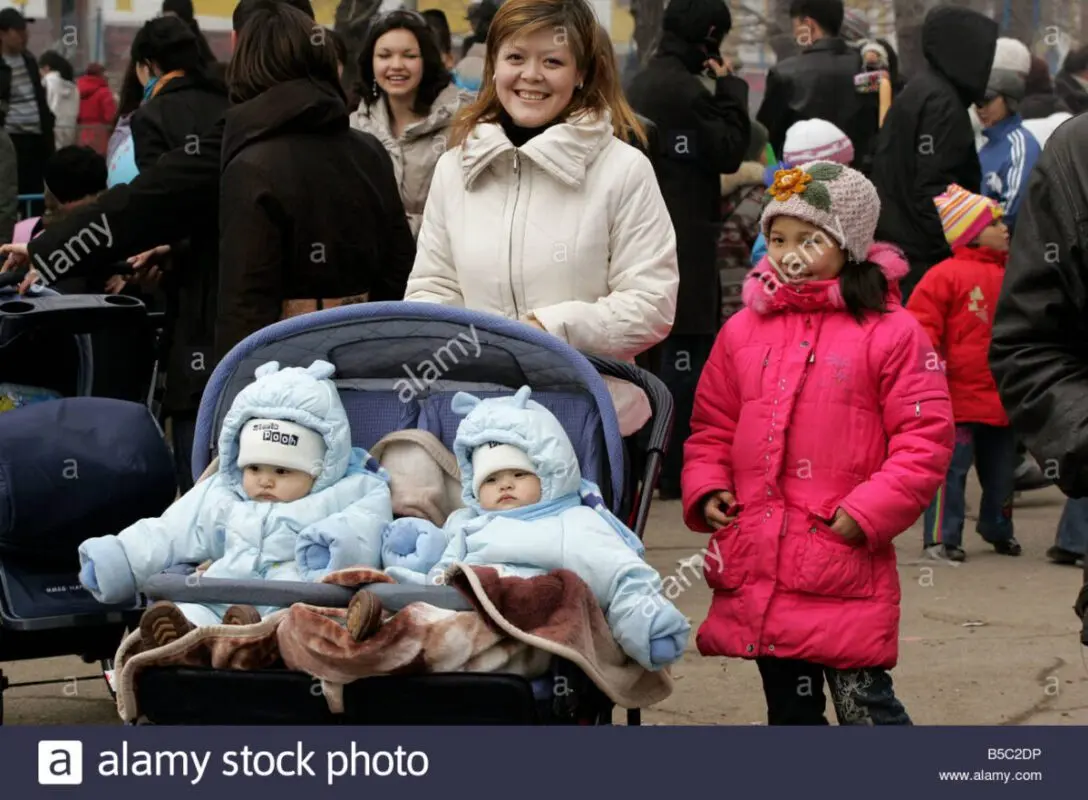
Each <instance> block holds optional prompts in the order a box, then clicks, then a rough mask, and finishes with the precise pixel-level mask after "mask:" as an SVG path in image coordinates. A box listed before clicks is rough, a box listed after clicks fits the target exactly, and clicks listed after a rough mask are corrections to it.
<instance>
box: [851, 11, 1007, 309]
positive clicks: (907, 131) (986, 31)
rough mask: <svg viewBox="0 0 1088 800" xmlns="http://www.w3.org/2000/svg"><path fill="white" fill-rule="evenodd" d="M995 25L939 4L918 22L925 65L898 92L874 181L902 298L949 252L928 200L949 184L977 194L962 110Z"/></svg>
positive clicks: (989, 58) (880, 141)
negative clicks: (902, 262) (900, 264)
mask: <svg viewBox="0 0 1088 800" xmlns="http://www.w3.org/2000/svg"><path fill="white" fill-rule="evenodd" d="M997 33H998V28H997V23H996V22H994V21H993V20H992V19H989V18H988V17H985V16H983V15H982V14H980V13H978V12H977V11H972V10H970V9H967V8H955V7H952V6H937V7H936V8H934V9H933V10H932V11H930V12H929V13H928V14H926V18H925V22H924V23H923V25H922V53H923V54H924V55H925V58H926V66H925V68H924V69H923V70H922V71H921V72H919V73H918V74H917V75H915V76H914V77H913V78H911V80H910V81H909V82H908V83H907V85H906V87H904V89H903V92H902V93H901V94H900V95H899V96H898V97H896V98H895V101H894V102H893V103H892V105H891V109H890V110H889V111H888V115H887V117H885V119H884V125H883V127H882V128H881V129H880V134H879V136H878V137H877V145H876V154H875V156H874V158H873V171H872V175H871V176H870V177H871V178H872V181H873V183H874V184H875V185H876V190H877V194H878V195H879V196H880V220H879V222H878V224H877V229H876V235H877V238H878V239H881V240H883V241H887V242H891V243H892V244H895V245H898V246H899V247H901V248H902V249H903V252H904V253H905V254H906V256H907V261H908V262H909V263H910V273H909V274H908V275H907V276H906V277H905V278H904V279H903V280H902V281H901V282H900V288H901V289H902V291H903V301H904V302H906V299H907V295H908V294H909V293H910V291H911V290H912V289H913V288H914V286H915V285H917V283H918V281H919V280H920V279H921V277H922V275H924V274H925V272H926V270H928V269H929V268H930V267H932V266H933V265H934V264H936V263H937V262H938V261H943V260H944V259H946V258H949V257H950V256H951V255H952V251H951V250H950V249H949V247H948V242H947V240H946V239H945V237H944V228H943V227H941V218H940V216H939V215H938V214H937V207H936V206H935V205H934V204H933V199H934V198H935V197H936V196H937V195H939V194H941V193H942V192H944V191H945V190H946V189H947V188H948V185H949V184H950V183H957V184H959V185H960V186H962V187H963V188H964V189H966V190H967V191H969V192H974V193H975V194H979V193H980V191H979V190H980V185H981V183H982V168H981V167H980V166H979V162H978V151H977V150H976V149H975V133H974V129H973V128H972V127H971V117H970V115H969V114H968V113H967V108H968V106H970V105H971V104H972V103H976V102H980V101H981V100H982V99H983V97H984V96H985V94H986V84H987V82H988V80H989V78H990V67H991V65H992V63H993V60H994V51H995V50H996V48H997Z"/></svg>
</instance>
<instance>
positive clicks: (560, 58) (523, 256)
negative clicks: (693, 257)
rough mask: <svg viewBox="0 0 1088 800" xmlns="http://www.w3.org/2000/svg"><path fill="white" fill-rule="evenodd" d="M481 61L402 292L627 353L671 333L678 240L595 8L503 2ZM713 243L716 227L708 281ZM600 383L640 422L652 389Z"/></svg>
mask: <svg viewBox="0 0 1088 800" xmlns="http://www.w3.org/2000/svg"><path fill="white" fill-rule="evenodd" d="M556 30H563V31H564V32H565V34H566V35H565V37H563V38H562V39H560V37H557V36H556V35H555V31H556ZM487 64H488V68H487V70H485V74H484V85H483V88H482V89H481V91H480V96H479V98H478V99H477V100H476V102H474V103H473V104H472V105H470V106H468V107H467V108H466V109H465V110H464V111H462V113H461V115H460V116H459V117H458V119H457V120H456V121H455V123H454V125H453V127H452V128H451V144H452V145H453V147H452V149H450V150H449V151H448V152H446V153H445V154H444V155H443V156H442V157H441V158H440V159H439V160H438V165H437V166H436V167H435V172H434V181H433V183H432V184H431V192H430V195H429V196H428V198H427V207H426V208H425V209H424V212H423V225H422V227H421V228H420V231H419V240H418V245H419V249H418V253H417V255H416V262H415V264H414V266H413V267H412V274H411V276H410V277H409V279H408V288H407V291H406V293H405V296H404V299H405V300H409V301H416V302H429V303H441V304H443V305H449V306H458V307H462V308H470V309H474V310H477V311H484V312H488V313H492V314H497V315H499V316H504V317H507V318H510V319H517V320H521V321H523V322H525V323H527V324H528V325H531V326H533V327H535V328H537V329H539V330H542V331H545V332H546V333H550V334H552V335H554V336H556V337H558V338H559V339H561V340H563V341H565V342H567V344H569V345H571V346H572V347H574V348H576V349H578V350H581V351H583V352H588V353H594V354H597V355H602V356H608V357H611V358H614V359H617V360H622V361H628V362H631V361H634V359H635V357H636V356H638V355H640V354H641V353H643V352H644V351H646V350H648V349H649V348H651V347H652V346H653V345H655V344H657V343H658V342H660V341H661V340H662V339H664V338H665V336H666V335H667V334H668V332H669V329H670V328H671V327H672V323H673V314H674V311H675V307H676V289H677V284H678V282H679V278H678V275H677V266H676V236H675V234H674V233H673V226H672V223H670V221H669V215H668V209H667V207H666V205H665V201H664V200H663V199H662V197H661V190H660V189H659V188H658V184H657V180H656V177H655V175H654V168H653V165H652V164H651V162H650V161H649V159H647V157H646V156H645V155H644V154H643V153H642V152H639V150H638V149H637V148H636V147H632V146H631V145H629V144H627V140H628V139H629V138H631V137H635V138H638V139H639V141H640V142H641V143H642V144H643V146H645V144H646V135H645V132H644V131H643V130H642V127H641V125H640V124H639V123H638V120H637V119H636V116H635V114H634V112H633V111H632V110H631V107H630V106H629V105H628V104H627V101H626V100H625V99H624V97H623V91H622V89H621V88H620V85H619V76H618V75H617V68H616V62H615V58H614V57H613V56H612V54H611V48H610V47H607V46H606V45H605V44H604V42H603V41H602V32H601V28H600V25H599V23H598V22H597V18H596V15H595V14H594V11H593V8H592V7H591V6H590V5H589V3H588V2H586V0H507V2H506V3H504V4H503V6H502V7H501V8H500V9H499V11H498V13H497V14H496V15H495V20H494V22H493V23H492V27H491V30H490V33H489V35H488V40H487ZM685 77H690V76H685ZM746 144H747V141H745V145H746ZM741 154H743V148H742V150H741ZM734 168H735V167H734ZM713 179H714V189H715V192H714V195H715V197H714V199H715V201H717V202H720V197H719V194H718V191H719V188H718V178H717V175H716V174H714V175H713ZM715 241H716V232H715V234H714V235H712V236H711V238H710V242H709V244H710V258H711V261H710V269H711V272H710V278H709V280H712V281H713V282H714V283H713V286H711V287H710V288H711V289H713V287H714V286H716V285H717V275H716V273H715V272H714V261H713V256H714V243H715ZM716 299H717V293H716V292H715V293H714V300H715V302H716ZM716 316H717V310H716V309H714V318H715V319H716ZM605 383H606V385H608V387H609V389H610V391H611V393H612V399H613V401H614V402H615V404H616V411H617V417H618V421H619V427H620V434H621V435H622V436H629V435H632V434H634V433H636V432H638V431H639V430H641V429H642V428H643V426H644V425H645V424H646V422H647V421H648V420H649V418H650V414H651V409H650V404H649V400H648V398H647V397H646V395H645V393H644V392H643V391H642V390H641V389H639V388H638V387H636V386H634V385H632V384H630V383H627V382H623V381H618V380H613V379H611V378H606V379H605Z"/></svg>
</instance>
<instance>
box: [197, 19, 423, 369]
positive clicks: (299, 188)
mask: <svg viewBox="0 0 1088 800" xmlns="http://www.w3.org/2000/svg"><path fill="white" fill-rule="evenodd" d="M227 83H228V85H229V88H230V98H231V102H232V104H233V105H232V107H231V109H230V110H229V111H228V112H227V115H226V127H225V129H224V133H223V155H222V164H223V174H222V176H221V178H220V183H219V186H220V189H219V192H220V202H219V213H220V217H219V236H220V244H219V264H220V271H219V292H218V298H217V316H216V326H215V352H216V356H217V360H218V358H219V357H222V355H224V354H225V353H227V352H228V351H229V350H230V349H231V348H232V347H233V346H234V345H236V344H237V343H238V342H239V341H240V340H242V339H243V338H245V337H246V336H248V335H249V334H251V333H253V332H254V331H257V330H260V329H261V328H264V327H266V326H268V325H271V324H272V323H274V322H276V321H278V320H280V319H282V318H284V317H287V316H293V315H295V314H297V313H304V312H307V311H315V310H317V309H320V308H327V307H331V306H336V305H342V304H345V303H350V302H359V301H360V300H363V299H370V300H400V299H402V298H403V297H404V288H405V285H406V283H407V280H408V274H409V273H410V272H411V269H412V263H413V261H414V260H415V241H414V239H413V237H412V233H411V231H410V230H409V228H408V222H407V219H406V218H405V216H404V207H403V205H402V204H401V200H400V194H399V192H398V190H397V184H396V179H395V178H394V175H393V162H392V161H391V160H390V158H389V155H388V154H387V153H386V151H385V149H384V148H383V147H382V145H381V143H380V142H379V141H378V140H377V139H376V138H374V137H373V136H371V135H369V134H366V133H363V132H361V131H355V130H352V129H351V128H350V127H349V124H348V108H347V105H346V103H345V98H344V92H343V89H342V88H341V86H340V81H339V76H338V72H337V62H336V56H335V53H334V50H333V48H332V47H328V46H327V45H326V44H325V43H324V42H323V41H318V42H315V41H314V40H313V20H311V19H309V18H307V17H306V16H305V15H304V14H302V12H300V11H298V10H297V9H295V8H292V7H291V6H288V5H287V4H285V3H279V4H275V5H269V7H267V8H262V9H261V10H260V11H257V12H256V13H254V15H253V18H252V19H251V20H250V21H249V22H247V23H246V26H245V28H244V29H243V30H242V32H241V35H240V36H239V38H238V45H237V49H236V50H235V53H234V57H233V58H232V59H231V62H230V66H229V68H228V71H227Z"/></svg>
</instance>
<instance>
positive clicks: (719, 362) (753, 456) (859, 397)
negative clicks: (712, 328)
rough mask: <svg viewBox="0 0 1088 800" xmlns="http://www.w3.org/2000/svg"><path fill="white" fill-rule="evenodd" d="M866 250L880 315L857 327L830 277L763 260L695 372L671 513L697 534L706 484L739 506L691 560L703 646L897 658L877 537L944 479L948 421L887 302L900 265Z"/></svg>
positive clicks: (904, 520) (875, 660)
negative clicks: (882, 301) (877, 277)
mask: <svg viewBox="0 0 1088 800" xmlns="http://www.w3.org/2000/svg"><path fill="white" fill-rule="evenodd" d="M869 258H870V260H871V261H874V262H876V263H879V264H880V265H881V269H882V270H883V271H884V274H885V275H886V276H888V278H889V282H890V285H891V287H892V290H891V292H890V294H889V298H888V309H889V310H888V313H886V314H883V315H877V314H869V315H867V317H866V319H865V322H864V323H860V324H859V323H858V322H857V320H856V319H855V318H854V317H853V316H852V315H850V314H849V313H848V312H846V311H845V309H844V304H843V301H842V296H841V293H840V291H839V287H838V282H837V281H823V282H819V283H812V284H808V285H806V286H805V288H804V289H802V290H797V289H793V288H779V289H778V290H777V291H774V288H775V287H774V285H773V284H768V283H766V277H767V275H769V274H772V273H769V267H768V266H767V262H766V260H764V262H762V263H761V264H760V265H759V266H758V267H756V269H755V270H753V272H752V273H751V274H750V275H749V278H748V279H747V280H746V282H745V287H744V292H743V296H744V301H745V306H746V308H744V309H742V310H741V311H740V312H738V313H737V314H736V315H735V316H733V317H732V318H731V319H730V320H729V322H728V323H727V324H726V326H725V327H724V328H723V329H722V331H721V333H720V334H719V335H718V339H717V341H716V342H715V344H714V348H713V350H712V352H711V355H710V359H709V361H708V362H707V364H706V367H705V368H704V369H703V373H702V377H701V378H700V381H699V386H698V389H697V390H696V394H695V408H694V412H693V414H692V418H691V430H692V433H691V438H689V439H688V440H687V443H686V444H685V446H684V470H683V478H682V487H683V500H684V520H685V522H686V523H687V525H688V527H689V528H691V529H692V530H694V531H700V532H704V533H709V532H711V528H710V527H709V526H708V524H707V522H706V519H705V518H704V516H703V503H704V501H705V499H706V496H707V495H708V494H709V493H711V492H713V491H716V490H722V489H725V490H729V491H731V492H732V493H733V495H734V496H735V497H736V499H737V502H738V504H740V506H741V510H740V512H739V514H738V515H737V518H736V519H735V520H734V521H733V522H731V523H730V524H728V525H727V526H726V527H724V528H721V529H720V530H718V531H715V532H713V535H712V536H711V539H710V546H709V547H708V548H707V556H706V558H705V559H704V564H705V567H704V573H705V576H706V580H707V583H708V584H709V585H710V588H711V589H713V591H714V595H713V600H712V603H711V606H710V612H709V614H708V616H707V619H706V621H705V622H704V623H703V624H702V626H701V627H700V629H699V632H698V636H697V638H696V643H697V645H698V648H699V652H701V653H702V654H703V655H723V656H735V657H742V658H756V657H777V658H797V659H804V660H806V661H811V662H813V663H817V664H822V665H824V666H826V667H833V668H836V669H850V668H860V667H883V668H886V669H890V668H892V667H894V666H895V664H896V661H897V659H898V654H899V641H898V639H899V599H900V590H899V576H898V573H897V570H896V559H895V548H894V546H893V545H892V539H893V538H894V537H895V536H897V535H898V534H900V533H902V532H903V530H905V529H906V528H908V527H909V526H910V525H911V524H913V523H914V522H915V520H917V519H918V517H919V516H920V515H921V513H922V511H923V510H924V509H925V507H926V506H927V505H928V504H929V502H930V500H931V499H932V498H933V495H934V494H935V493H936V491H937V488H938V487H939V486H940V485H941V483H942V482H943V480H944V477H945V471H946V470H947V468H948V465H949V462H950V461H951V459H952V448H953V440H954V435H955V425H954V422H953V416H952V405H951V401H950V399H949V392H948V384H947V382H946V380H945V376H944V373H943V371H942V367H941V361H940V358H939V357H938V356H937V354H936V353H935V352H934V349H933V346H932V344H931V343H930V341H929V337H928V336H926V334H925V332H924V331H923V330H922V328H921V326H920V325H919V324H918V322H917V321H916V320H915V319H914V317H913V316H912V315H911V314H910V313H909V312H907V311H906V310H905V309H904V308H903V307H902V305H901V304H900V303H899V297H900V295H899V291H898V278H899V277H901V276H902V275H903V274H905V273H906V269H907V265H906V263H905V262H904V261H903V260H902V258H901V257H900V255H899V254H898V251H896V250H894V249H893V248H891V247H890V246H888V245H881V244H877V245H875V246H874V248H873V250H872V251H870V254H869ZM761 276H762V279H761ZM840 507H841V508H842V509H843V510H844V511H846V513H848V514H849V515H850V516H851V517H853V518H854V519H855V520H856V521H857V523H858V524H859V526H860V527H861V529H862V531H863V532H864V537H863V538H860V537H859V538H858V539H857V540H855V542H854V543H853V544H852V543H848V542H847V540H845V539H843V538H842V537H840V536H839V535H838V534H836V533H834V532H833V531H832V530H831V529H830V527H829V521H830V520H831V519H832V518H833V517H834V516H835V512H836V510H837V509H838V508H840Z"/></svg>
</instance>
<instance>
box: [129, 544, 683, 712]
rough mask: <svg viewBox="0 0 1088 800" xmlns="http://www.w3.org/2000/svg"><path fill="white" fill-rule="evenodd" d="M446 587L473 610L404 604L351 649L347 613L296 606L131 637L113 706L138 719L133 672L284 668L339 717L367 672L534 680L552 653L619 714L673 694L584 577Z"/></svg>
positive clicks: (335, 579)
mask: <svg viewBox="0 0 1088 800" xmlns="http://www.w3.org/2000/svg"><path fill="white" fill-rule="evenodd" d="M325 581H326V582H329V583H338V584H341V585H344V586H359V585H363V584H367V583H379V582H384V583H389V582H392V579H391V578H389V576H387V575H385V574H384V573H381V572H375V571H374V570H369V569H361V568H360V569H348V570H341V571H340V572H335V573H332V574H330V575H328V576H327V577H326V578H325ZM448 581H449V583H451V584H452V585H453V586H456V587H457V588H458V589H460V590H461V591H462V592H463V593H464V594H465V596H466V597H468V598H469V599H470V600H471V601H472V603H473V604H474V605H475V607H476V609H477V610H476V611H448V610H445V609H440V608H436V607H435V606H432V605H429V604H427V603H412V604H410V605H408V606H405V607H404V608H403V609H401V610H400V611H398V612H397V613H395V614H392V615H388V616H387V618H386V619H385V620H384V622H383V624H382V626H381V628H380V629H379V630H378V631H377V633H375V634H374V635H373V636H372V637H370V638H368V639H366V640H364V641H362V642H355V641H354V640H353V639H352V638H351V636H350V635H349V634H348V632H347V629H346V627H345V620H346V613H347V612H346V611H345V610H344V609H333V608H321V607H317V606H311V605H307V604H305V603H295V604H294V605H293V606H291V607H290V608H287V609H283V610H281V611H277V612H275V613H274V614H272V615H270V616H268V617H266V618H265V619H263V620H261V622H259V623H257V624H255V625H244V626H238V625H213V626H207V627H202V628H198V629H196V630H194V631H192V632H191V633H189V634H187V635H186V636H184V637H182V638H181V639H179V640H177V641H176V642H174V643H172V644H170V645H166V646H165V647H158V648H155V649H152V650H147V651H143V652H141V640H140V634H139V632H138V631H137V632H135V633H133V634H130V635H129V636H128V637H127V638H126V639H125V640H124V642H122V644H121V647H120V649H119V650H118V652H117V657H116V661H115V663H116V670H117V672H116V675H117V708H118V712H119V713H120V715H121V718H122V719H123V720H125V721H126V722H132V721H135V720H136V719H138V718H139V716H140V711H139V707H138V704H137V700H136V694H135V685H136V676H137V675H138V674H139V672H140V671H141V670H143V669H146V668H148V667H164V666H203V667H212V668H215V669H243V670H246V669H267V668H269V667H273V666H281V667H286V668H287V669H292V670H299V671H302V672H306V673H309V674H310V675H312V676H313V677H314V678H315V680H318V681H320V682H321V686H322V690H323V692H324V695H325V698H326V700H327V701H328V703H329V708H330V710H332V711H333V712H334V713H342V712H343V702H342V701H343V694H342V689H343V686H344V684H347V683H350V682H352V681H354V680H358V679H359V678H366V677H371V676H374V675H394V674H408V673H416V674H418V673H434V672H496V673H507V674H517V675H522V676H524V677H527V678H534V677H538V676H540V675H542V674H544V673H545V672H546V671H547V668H548V665H549V662H550V661H551V658H552V657H553V656H558V657H560V658H564V659H567V660H568V661H571V662H572V663H574V664H575V665H576V666H578V667H579V668H581V669H582V670H583V671H584V672H585V673H586V675H587V676H588V677H589V678H590V680H592V681H593V682H594V683H595V684H596V685H597V686H598V687H599V688H600V689H601V691H602V692H604V693H605V694H606V695H607V696H608V697H609V698H610V699H611V700H612V701H613V702H614V703H616V705H618V706H620V707H623V708H646V707H649V706H651V705H654V704H655V703H659V702H661V701H662V700H664V699H665V698H666V697H668V696H669V695H670V694H671V693H672V688H673V683H672V677H671V675H670V673H669V672H668V671H667V670H664V671H660V672H649V671H647V670H645V669H643V668H642V667H641V666H639V665H638V664H637V663H635V662H634V661H632V660H631V659H629V658H628V657H627V655H626V654H625V653H624V652H623V651H622V650H621V649H620V647H619V645H618V644H616V641H615V639H613V638H612V633H611V631H610V630H609V627H608V623H607V621H606V620H605V617H604V614H603V613H602V612H601V609H600V606H599V605H598V604H597V601H596V599H595V598H594V596H593V594H592V592H591V591H590V589H589V587H588V586H587V585H586V583H585V581H583V580H582V579H581V578H579V577H578V576H577V575H575V574H574V573H573V572H570V571H569V570H555V571H552V572H550V573H548V574H547V575H542V576H539V577H536V578H514V577H500V576H499V574H498V572H497V571H496V570H494V569H492V568H490V567H470V566H466V565H463V564H456V565H454V566H453V567H452V568H451V570H450V573H449V578H448Z"/></svg>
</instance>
